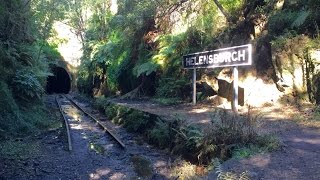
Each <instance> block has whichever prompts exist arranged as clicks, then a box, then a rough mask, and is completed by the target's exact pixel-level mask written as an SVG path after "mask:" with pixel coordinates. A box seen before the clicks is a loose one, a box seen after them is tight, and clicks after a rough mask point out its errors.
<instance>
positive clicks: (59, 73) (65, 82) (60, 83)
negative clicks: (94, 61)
mask: <svg viewBox="0 0 320 180" xmlns="http://www.w3.org/2000/svg"><path fill="white" fill-rule="evenodd" d="M52 73H53V76H48V78H47V86H46V92H47V93H48V94H53V93H64V94H67V93H69V91H70V88H71V79H70V76H69V74H68V72H67V71H66V70H65V69H64V68H61V67H54V68H52Z"/></svg>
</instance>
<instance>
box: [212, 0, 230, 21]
mask: <svg viewBox="0 0 320 180" xmlns="http://www.w3.org/2000/svg"><path fill="white" fill-rule="evenodd" d="M213 1H214V3H215V4H216V5H217V7H218V8H219V10H220V11H221V13H222V14H223V15H224V17H225V18H226V19H227V21H228V22H229V23H231V22H232V19H231V17H230V15H229V13H227V12H226V11H225V9H224V8H223V6H222V5H221V3H220V2H219V1H218V0H213Z"/></svg>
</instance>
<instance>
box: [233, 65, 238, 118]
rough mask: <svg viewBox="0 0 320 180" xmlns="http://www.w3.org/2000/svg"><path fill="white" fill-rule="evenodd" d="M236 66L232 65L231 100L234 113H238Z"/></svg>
mask: <svg viewBox="0 0 320 180" xmlns="http://www.w3.org/2000/svg"><path fill="white" fill-rule="evenodd" d="M238 79H239V75H238V67H237V66H234V67H233V100H232V110H233V112H234V113H235V114H238Z"/></svg>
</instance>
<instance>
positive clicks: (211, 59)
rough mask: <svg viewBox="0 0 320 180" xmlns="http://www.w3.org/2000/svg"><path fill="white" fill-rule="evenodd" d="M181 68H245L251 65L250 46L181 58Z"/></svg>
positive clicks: (205, 52)
mask: <svg viewBox="0 0 320 180" xmlns="http://www.w3.org/2000/svg"><path fill="white" fill-rule="evenodd" d="M182 63H183V68H186V69H195V68H215V67H228V66H246V65H251V63H252V46H251V44H246V45H242V46H234V47H228V48H222V49H216V50H211V51H204V52H198V53H193V54H187V55H184V56H183V62H182Z"/></svg>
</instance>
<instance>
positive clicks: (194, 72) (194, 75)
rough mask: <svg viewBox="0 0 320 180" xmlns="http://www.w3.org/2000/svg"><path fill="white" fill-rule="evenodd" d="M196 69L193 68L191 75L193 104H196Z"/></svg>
mask: <svg viewBox="0 0 320 180" xmlns="http://www.w3.org/2000/svg"><path fill="white" fill-rule="evenodd" d="M196 81H197V70H196V68H194V69H193V77H192V85H193V93H192V103H193V105H196V103H197V86H196Z"/></svg>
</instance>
